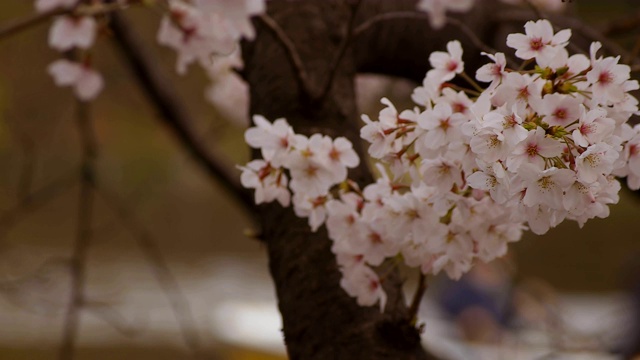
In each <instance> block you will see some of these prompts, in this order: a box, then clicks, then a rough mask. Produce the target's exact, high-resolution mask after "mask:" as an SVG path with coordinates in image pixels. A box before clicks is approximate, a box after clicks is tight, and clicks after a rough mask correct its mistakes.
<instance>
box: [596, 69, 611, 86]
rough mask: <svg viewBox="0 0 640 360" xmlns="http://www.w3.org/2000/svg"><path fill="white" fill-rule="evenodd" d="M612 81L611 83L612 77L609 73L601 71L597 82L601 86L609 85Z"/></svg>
mask: <svg viewBox="0 0 640 360" xmlns="http://www.w3.org/2000/svg"><path fill="white" fill-rule="evenodd" d="M612 81H613V75H612V74H611V72H609V71H603V72H601V73H600V75H599V76H598V82H599V83H601V84H603V85H606V84H609V83H611V82H612Z"/></svg>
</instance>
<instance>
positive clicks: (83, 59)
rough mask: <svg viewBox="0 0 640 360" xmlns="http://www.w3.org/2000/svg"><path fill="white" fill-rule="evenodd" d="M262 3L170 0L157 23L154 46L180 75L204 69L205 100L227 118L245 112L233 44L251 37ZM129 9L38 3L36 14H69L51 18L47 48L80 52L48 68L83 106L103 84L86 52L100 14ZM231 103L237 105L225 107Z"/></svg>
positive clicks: (57, 0)
mask: <svg viewBox="0 0 640 360" xmlns="http://www.w3.org/2000/svg"><path fill="white" fill-rule="evenodd" d="M265 1H266V0H238V1H228V0H193V1H191V0H168V1H167V2H166V4H167V6H166V8H163V10H166V15H165V17H164V18H163V19H162V21H161V23H160V28H159V31H158V35H157V39H158V42H159V43H160V44H162V45H166V46H168V47H170V48H172V49H174V50H175V51H176V52H177V53H178V60H177V62H176V69H177V71H178V73H180V74H184V73H185V72H186V70H187V67H188V65H190V64H191V63H193V62H198V63H199V64H200V65H201V66H202V67H203V68H204V69H205V70H207V73H208V74H209V77H210V78H211V80H212V82H213V83H215V84H216V86H215V88H211V89H208V90H207V93H206V96H207V98H208V99H209V100H210V101H211V102H212V103H213V104H214V105H216V106H218V107H221V108H222V110H221V111H222V112H224V113H226V114H227V113H228V114H230V115H231V116H235V117H237V116H236V115H237V113H238V111H237V110H236V111H231V109H237V108H246V107H247V106H246V104H245V103H246V98H247V96H246V88H245V87H244V84H243V83H242V82H241V81H240V79H239V78H238V76H237V75H236V74H235V73H234V72H233V71H232V70H233V68H238V67H241V66H242V62H241V61H240V56H239V51H238V45H237V44H238V41H239V40H240V39H241V38H242V37H245V38H248V39H253V37H254V36H255V33H254V29H253V26H252V25H251V21H250V17H251V16H254V15H257V14H260V13H262V12H264V10H265ZM142 3H143V4H144V2H142ZM131 4H138V2H134V1H130V0H118V1H107V0H94V1H91V2H90V3H87V4H85V2H78V1H77V0H71V1H69V0H36V2H35V6H36V10H37V11H39V12H49V11H55V10H56V9H60V8H63V9H68V15H62V16H58V17H55V19H54V21H53V24H52V26H51V29H50V31H49V46H50V47H51V48H53V49H55V50H57V51H60V52H67V51H69V50H74V49H75V50H78V51H77V54H78V55H79V56H78V59H76V60H73V61H71V60H67V59H61V60H57V61H56V62H54V63H53V64H51V65H50V66H49V68H48V71H49V73H50V74H51V75H52V76H53V78H54V81H55V83H56V85H58V86H71V87H72V88H73V89H74V91H75V94H76V96H77V97H78V98H79V99H81V100H84V101H89V100H93V99H95V98H96V97H97V96H98V94H99V93H100V91H101V90H102V88H103V85H104V84H103V83H104V81H103V78H102V76H101V75H100V73H99V72H98V71H96V70H95V68H94V66H93V64H92V61H91V59H92V57H91V54H90V49H91V48H92V47H93V45H94V43H95V41H96V37H97V36H98V34H99V33H100V31H99V30H100V24H104V23H106V22H107V21H108V18H106V17H104V14H105V13H108V12H110V11H114V10H121V9H124V8H126V7H127V6H129V5H131ZM149 5H150V6H152V5H153V4H152V3H149ZM214 56H217V57H216V58H215V59H214ZM230 99H231V100H232V101H233V102H235V103H236V105H238V106H236V107H231V106H228V103H229V100H230Z"/></svg>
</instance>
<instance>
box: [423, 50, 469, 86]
mask: <svg viewBox="0 0 640 360" xmlns="http://www.w3.org/2000/svg"><path fill="white" fill-rule="evenodd" d="M429 63H430V64H431V66H432V67H433V69H432V70H429V72H428V73H427V78H429V79H432V81H434V82H436V83H438V84H441V83H443V82H445V81H449V80H451V79H453V78H454V77H455V76H456V74H460V73H461V72H462V71H463V70H464V62H463V61H462V45H460V42H459V41H458V40H453V41H449V42H448V43H447V52H444V51H435V52H432V53H431V55H430V56H429Z"/></svg>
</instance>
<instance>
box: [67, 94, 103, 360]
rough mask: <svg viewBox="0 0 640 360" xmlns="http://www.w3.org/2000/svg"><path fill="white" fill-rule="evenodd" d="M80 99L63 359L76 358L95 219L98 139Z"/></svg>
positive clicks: (87, 111)
mask: <svg viewBox="0 0 640 360" xmlns="http://www.w3.org/2000/svg"><path fill="white" fill-rule="evenodd" d="M77 103H78V105H77V107H78V110H77V118H78V131H79V132H80V139H81V146H82V150H81V151H82V171H81V174H80V181H81V182H80V197H79V199H78V228H77V233H76V242H75V245H74V249H73V255H72V257H71V294H70V299H69V304H68V307H67V312H66V315H65V320H64V328H63V331H62V343H61V345H60V352H59V356H58V358H59V359H60V360H69V359H73V358H74V348H75V343H76V341H77V338H78V331H79V328H80V313H81V311H82V308H83V306H84V302H85V296H86V295H85V289H86V273H87V256H88V254H89V246H90V243H91V222H92V220H93V202H94V194H93V184H94V179H95V169H94V162H95V154H96V142H95V136H94V133H93V127H92V124H91V116H90V114H89V105H88V104H87V103H86V102H82V101H80V100H78V102H77Z"/></svg>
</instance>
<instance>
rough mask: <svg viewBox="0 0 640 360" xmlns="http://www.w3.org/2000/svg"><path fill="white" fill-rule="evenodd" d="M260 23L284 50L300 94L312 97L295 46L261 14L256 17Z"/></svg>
mask: <svg viewBox="0 0 640 360" xmlns="http://www.w3.org/2000/svg"><path fill="white" fill-rule="evenodd" d="M257 19H258V20H260V22H262V23H263V24H264V25H265V27H266V29H267V30H269V32H270V33H271V34H272V35H273V36H274V37H275V38H276V40H278V42H279V43H280V45H282V47H283V48H284V50H285V52H286V54H287V58H288V59H289V61H290V62H291V66H293V68H294V70H295V72H296V81H297V82H298V86H299V87H300V89H301V90H302V93H304V94H306V95H307V96H308V97H313V93H314V92H313V89H312V87H311V81H310V79H309V74H308V73H307V70H306V69H305V67H304V64H303V62H302V58H301V57H300V54H299V53H298V50H296V46H295V44H294V43H293V41H291V39H290V38H289V36H288V35H287V33H286V32H284V30H282V28H281V27H280V25H278V23H277V22H276V21H275V20H274V19H273V18H272V17H271V16H269V15H267V14H262V15H260V16H258V17H257Z"/></svg>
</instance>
